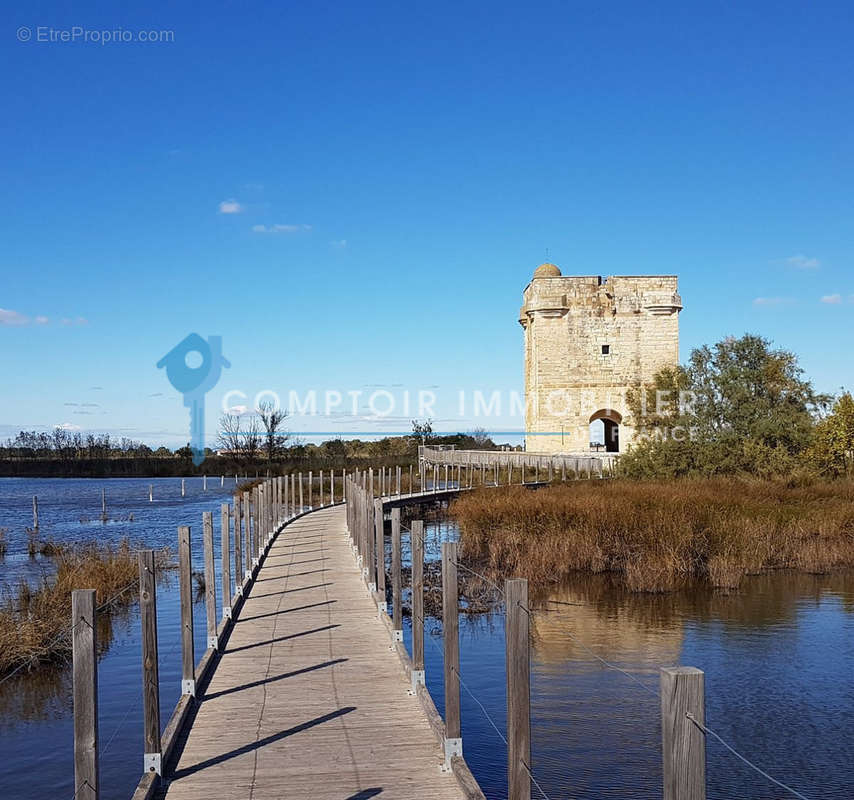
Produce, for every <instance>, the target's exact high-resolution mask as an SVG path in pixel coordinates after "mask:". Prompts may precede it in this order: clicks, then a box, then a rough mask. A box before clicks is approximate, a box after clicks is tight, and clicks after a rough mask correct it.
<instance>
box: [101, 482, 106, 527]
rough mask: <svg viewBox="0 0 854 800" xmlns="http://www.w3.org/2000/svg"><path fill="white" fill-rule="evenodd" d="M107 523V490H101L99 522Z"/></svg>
mask: <svg viewBox="0 0 854 800" xmlns="http://www.w3.org/2000/svg"><path fill="white" fill-rule="evenodd" d="M106 521H107V490H106V489H101V522H106Z"/></svg>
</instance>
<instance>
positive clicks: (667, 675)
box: [660, 667, 706, 800]
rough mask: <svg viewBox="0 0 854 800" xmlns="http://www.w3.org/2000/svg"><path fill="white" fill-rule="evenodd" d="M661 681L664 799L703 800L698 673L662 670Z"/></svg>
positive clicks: (703, 752) (703, 747)
mask: <svg viewBox="0 0 854 800" xmlns="http://www.w3.org/2000/svg"><path fill="white" fill-rule="evenodd" d="M660 680H661V752H662V756H663V767H664V800H705V798H706V737H705V734H704V733H703V731H702V730H701V729H700V728H698V727H697V725H695V724H694V722H693V721H692V719H691V718H689V716H688V715H690V716H691V717H692V718H693V719H694V720H696V721H697V722H698V723H699V724H700V725H705V724H706V710H705V687H704V682H705V681H704V675H703V672H702V670H699V669H696V668H695V667H664V668H663V669H662V670H661V671H660Z"/></svg>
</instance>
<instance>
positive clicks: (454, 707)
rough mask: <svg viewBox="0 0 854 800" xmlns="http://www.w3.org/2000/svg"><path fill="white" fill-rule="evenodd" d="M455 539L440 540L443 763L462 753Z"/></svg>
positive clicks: (449, 766)
mask: <svg viewBox="0 0 854 800" xmlns="http://www.w3.org/2000/svg"><path fill="white" fill-rule="evenodd" d="M459 626H460V621H459V596H458V588H457V543H456V542H442V631H443V639H444V643H445V659H444V661H445V766H444V768H445V769H446V770H448V769H450V768H451V757H452V756H461V755H462V754H463V740H462V739H461V738H460V633H459Z"/></svg>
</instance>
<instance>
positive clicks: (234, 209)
mask: <svg viewBox="0 0 854 800" xmlns="http://www.w3.org/2000/svg"><path fill="white" fill-rule="evenodd" d="M242 211H243V206H242V205H240V203H238V202H237V200H235V199H234V198H232V199H230V200H223V201H222V202H221V203H220V204H219V213H220V214H240V213H242Z"/></svg>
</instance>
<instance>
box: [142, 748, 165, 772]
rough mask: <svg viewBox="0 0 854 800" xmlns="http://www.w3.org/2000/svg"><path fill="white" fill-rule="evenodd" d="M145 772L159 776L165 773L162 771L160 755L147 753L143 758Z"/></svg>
mask: <svg viewBox="0 0 854 800" xmlns="http://www.w3.org/2000/svg"><path fill="white" fill-rule="evenodd" d="M142 760H143V768H142V769H143V771H144V772H156V773H157V774H158V775H162V774H163V773H162V772H161V770H160V753H146V754H145V755H144V756H143V757H142Z"/></svg>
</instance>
